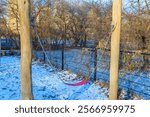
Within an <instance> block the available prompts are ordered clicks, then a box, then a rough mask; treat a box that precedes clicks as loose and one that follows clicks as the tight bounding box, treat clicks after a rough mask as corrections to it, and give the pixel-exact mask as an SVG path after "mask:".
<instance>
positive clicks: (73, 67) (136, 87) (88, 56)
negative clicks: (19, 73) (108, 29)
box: [34, 47, 150, 99]
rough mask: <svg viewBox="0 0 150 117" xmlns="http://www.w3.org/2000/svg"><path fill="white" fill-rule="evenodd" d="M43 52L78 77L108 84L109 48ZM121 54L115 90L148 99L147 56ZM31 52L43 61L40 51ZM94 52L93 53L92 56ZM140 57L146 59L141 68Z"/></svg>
mask: <svg viewBox="0 0 150 117" xmlns="http://www.w3.org/2000/svg"><path fill="white" fill-rule="evenodd" d="M46 53H47V55H48V57H49V59H50V61H51V63H52V64H53V65H54V66H55V67H57V68H60V69H62V70H68V71H70V72H73V73H76V74H77V76H78V77H80V76H83V77H84V78H88V79H95V80H96V81H97V82H104V83H106V84H108V83H109V75H110V73H109V68H110V51H109V50H104V49H98V51H96V50H95V48H68V47H66V48H64V49H63V52H62V49H61V48H60V49H57V50H55V49H54V50H50V51H47V52H46ZM121 53H122V54H121V57H120V66H121V67H120V69H119V73H120V74H119V90H122V89H124V90H126V92H128V94H127V95H129V96H128V98H130V97H131V95H132V97H133V95H134V94H137V95H140V96H141V97H143V98H144V99H150V72H149V71H150V59H149V58H150V55H149V54H144V53H140V54H135V53H136V52H129V51H121ZM34 54H35V56H36V58H37V59H42V60H43V61H47V60H46V59H45V55H44V54H43V52H42V51H38V52H35V53H34ZM95 54H97V56H96V58H95V56H94V55H95ZM102 54H103V55H102ZM101 56H102V57H101ZM143 56H147V57H148V60H149V61H148V64H147V68H146V69H145V70H142V69H141V68H142V65H143V62H144V60H143ZM124 57H127V58H124ZM100 58H101V59H100ZM128 58H130V59H128ZM95 60H96V62H95ZM128 62H130V64H128ZM95 63H96V65H95ZM95 67H96V69H95ZM94 74H96V75H94ZM130 99H131V98H130Z"/></svg>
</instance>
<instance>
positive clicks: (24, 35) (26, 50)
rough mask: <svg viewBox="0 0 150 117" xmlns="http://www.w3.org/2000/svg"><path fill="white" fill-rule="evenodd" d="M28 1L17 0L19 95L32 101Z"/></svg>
mask: <svg viewBox="0 0 150 117" xmlns="http://www.w3.org/2000/svg"><path fill="white" fill-rule="evenodd" d="M29 5H30V0H18V6H19V18H20V38H21V93H22V99H23V100H30V99H32V81H31V63H32V60H31V59H32V58H31V51H32V45H31V34H30V32H31V31H30V6H29Z"/></svg>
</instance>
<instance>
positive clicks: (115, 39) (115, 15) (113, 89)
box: [109, 0, 122, 100]
mask: <svg viewBox="0 0 150 117" xmlns="http://www.w3.org/2000/svg"><path fill="white" fill-rule="evenodd" d="M121 9H122V0H113V8H112V10H113V11H112V25H113V28H112V38H111V59H110V89H109V99H110V100H116V99H117V97H118V76H119V75H118V74H119V53H120V29H121V11H122V10H121Z"/></svg>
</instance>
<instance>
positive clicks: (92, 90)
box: [0, 57, 108, 100]
mask: <svg viewBox="0 0 150 117" xmlns="http://www.w3.org/2000/svg"><path fill="white" fill-rule="evenodd" d="M75 76H76V75H75V74H71V73H69V72H55V71H54V70H52V69H51V68H49V67H48V66H47V65H46V64H42V63H40V62H36V61H33V65H32V82H33V95H34V99H37V100H44V99H45V100H97V99H98V100H102V99H107V94H108V90H107V89H105V88H101V87H99V86H96V85H95V84H92V83H88V84H86V85H83V86H77V87H73V86H67V85H65V84H64V83H63V82H62V81H61V80H60V79H59V77H61V78H65V79H69V78H75ZM0 99H1V100H16V99H17V100H18V99H21V96H20V58H19V57H2V58H1V64H0Z"/></svg>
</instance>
